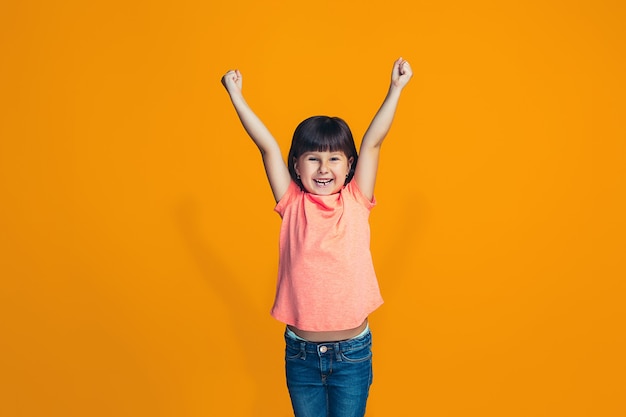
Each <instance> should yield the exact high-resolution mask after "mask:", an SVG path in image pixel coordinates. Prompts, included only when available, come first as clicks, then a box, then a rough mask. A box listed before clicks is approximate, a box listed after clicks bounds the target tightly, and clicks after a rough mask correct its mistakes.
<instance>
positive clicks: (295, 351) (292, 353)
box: [285, 345, 302, 360]
mask: <svg viewBox="0 0 626 417" xmlns="http://www.w3.org/2000/svg"><path fill="white" fill-rule="evenodd" d="M301 357H302V349H301V348H300V347H297V348H296V347H293V346H290V345H287V346H286V347H285V359H286V360H290V359H300V358H301Z"/></svg>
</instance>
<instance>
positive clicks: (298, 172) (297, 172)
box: [293, 156, 300, 175]
mask: <svg viewBox="0 0 626 417" xmlns="http://www.w3.org/2000/svg"><path fill="white" fill-rule="evenodd" d="M293 170H294V171H296V174H298V175H300V171H298V158H296V157H295V156H294V157H293Z"/></svg>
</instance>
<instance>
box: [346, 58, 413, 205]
mask: <svg viewBox="0 0 626 417" xmlns="http://www.w3.org/2000/svg"><path fill="white" fill-rule="evenodd" d="M412 75H413V71H412V70H411V66H410V65H409V63H408V62H407V61H405V60H404V59H402V58H398V59H397V60H396V61H395V62H394V63H393V71H392V73H391V85H390V86H389V91H388V92H387V96H386V97H385V101H383V104H382V105H381V106H380V109H379V110H378V112H377V113H376V115H375V116H374V119H372V122H371V123H370V126H369V127H368V128H367V131H366V132H365V135H364V136H363V141H362V142H361V149H360V152H359V159H358V162H357V165H356V170H355V173H354V180H355V181H356V182H357V184H358V186H359V188H360V189H361V192H362V193H363V194H364V195H365V196H366V197H367V198H368V199H370V200H371V199H372V198H373V197H374V185H375V183H376V172H377V170H378V158H379V156H380V147H381V145H382V143H383V140H384V139H385V136H387V132H389V129H390V128H391V123H392V122H393V117H394V115H395V113H396V108H397V107H398V101H399V100H400V94H401V93H402V89H403V88H404V87H405V86H406V84H407V83H408V82H409V80H410V79H411V76H412Z"/></svg>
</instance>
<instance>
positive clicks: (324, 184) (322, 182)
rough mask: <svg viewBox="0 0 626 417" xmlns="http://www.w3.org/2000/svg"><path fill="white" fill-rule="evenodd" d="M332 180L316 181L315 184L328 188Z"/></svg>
mask: <svg viewBox="0 0 626 417" xmlns="http://www.w3.org/2000/svg"><path fill="white" fill-rule="evenodd" d="M331 181H332V180H315V182H316V183H317V184H319V185H321V186H326V185H328V184H330V182H331Z"/></svg>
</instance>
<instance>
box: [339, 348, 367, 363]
mask: <svg viewBox="0 0 626 417" xmlns="http://www.w3.org/2000/svg"><path fill="white" fill-rule="evenodd" d="M341 359H342V360H344V361H346V362H365V361H368V360H370V359H372V345H371V344H367V345H363V346H360V347H358V348H355V349H350V350H347V351H343V352H341Z"/></svg>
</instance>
